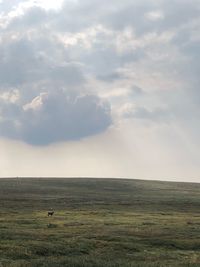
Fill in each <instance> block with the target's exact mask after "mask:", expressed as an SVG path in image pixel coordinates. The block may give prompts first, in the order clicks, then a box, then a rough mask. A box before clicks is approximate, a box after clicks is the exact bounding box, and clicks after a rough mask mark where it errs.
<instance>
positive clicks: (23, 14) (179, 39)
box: [0, 0, 200, 144]
mask: <svg viewBox="0 0 200 267" xmlns="http://www.w3.org/2000/svg"><path fill="white" fill-rule="evenodd" d="M52 3H53V2H52ZM60 4H61V2H60V1H59V8H56V7H55V8H45V7H44V6H42V5H41V1H35V2H34V1H29V3H27V1H19V0H18V1H17V0H16V1H15V2H14V5H12V3H11V1H3V2H2V3H1V8H2V10H3V11H2V14H1V17H0V31H1V40H0V58H1V64H0V92H1V93H0V95H1V96H2V97H0V99H1V100H0V101H1V106H2V107H1V115H0V116H1V124H0V125H1V126H0V127H1V129H0V130H1V132H2V135H3V136H8V137H11V138H15V139H16V138H17V139H20V140H23V141H25V142H28V143H32V144H45V140H44V139H45V138H44V136H47V135H46V132H45V129H51V128H49V127H50V125H51V124H52V121H53V120H56V121H57V122H59V123H60V124H59V126H58V127H57V129H59V130H58V133H56V132H55V131H54V130H53V129H51V131H50V132H52V136H50V135H49V139H47V140H46V144H47V143H51V142H56V141H62V140H71V139H78V138H82V137H84V136H89V135H92V133H94V134H95V133H98V132H101V131H103V130H106V129H107V127H109V125H110V124H111V123H112V118H111V113H110V111H109V108H108V110H107V109H106V105H104V104H100V103H102V102H103V99H104V98H105V99H106V101H107V102H108V103H109V105H110V106H111V107H112V116H113V114H116V113H118V110H123V108H124V107H125V106H126V108H125V109H126V110H127V112H128V114H129V115H128V116H129V117H130V119H131V118H136V117H137V118H140V120H144V119H145V120H149V121H154V122H155V123H159V122H160V121H162V119H163V121H168V120H170V119H172V117H173V119H174V118H176V120H177V121H180V120H181V119H184V118H186V117H187V118H188V116H191V112H190V110H194V108H193V107H192V106H193V105H194V102H195V100H196V101H197V99H199V95H200V94H199V90H198V84H199V75H198V69H199V60H198V59H199V37H198V32H199V28H200V20H199V8H200V5H199V1H198V0H191V1H190V2H188V1H186V0H173V1H172V2H170V3H169V2H168V1H165V0H159V1H153V0H150V1H147V0H136V1H134V2H133V1H131V0H124V1H123V2H122V1H114V0H111V1H109V3H108V2H106V1H105V0H103V1H99V0H85V1H80V0H78V1H70V0H68V1H64V3H63V6H62V8H60ZM134 84H135V85H137V86H136V87H134V86H133V85H134ZM61 88H62V90H63V91H64V93H61V91H60V90H61ZM141 88H142V89H141ZM14 91H15V92H18V94H15V95H13V92H14ZM183 92H184V93H183ZM59 94H60V97H59ZM186 95H187V97H186ZM62 98H63V99H64V100H63V99H62ZM185 98H188V99H189V98H190V99H194V101H187V103H186V104H187V108H185V107H184V105H183V104H182V103H183V102H184V101H183V100H184V99H185ZM9 99H12V101H10V100H9ZM166 99H167V101H166ZM63 101H64V102H63ZM50 102H51V103H54V104H55V105H53V104H51V105H50ZM83 103H87V105H86V104H83ZM127 103H128V105H126V104H127ZM59 106H60V109H59V108H58V107H59ZM87 106H88V108H89V107H90V108H91V110H90V111H91V114H96V113H95V112H97V110H98V113H97V114H96V115H97V117H98V118H99V120H97V121H99V125H98V123H95V120H94V118H93V117H91V116H92V115H90V116H89V115H88V117H87V116H86V117H87V119H86V117H85V123H88V125H89V126H88V132H87V131H86V128H84V125H85V124H82V123H80V122H79V121H81V116H80V114H85V112H86V110H87V109H86V107H87ZM127 106H128V107H129V108H130V107H134V112H133V111H130V110H128V108H127ZM97 107H98V108H97ZM92 110H93V111H92ZM106 110H107V111H106ZM184 110H187V112H184ZM198 110H199V108H198V105H197V103H196V104H195V113H196V114H198ZM47 111H48V112H47ZM47 114H49V116H48V115H47ZM68 114H71V115H70V116H71V118H72V121H71V122H69V117H68ZM121 114H122V116H121V118H120V119H123V118H124V115H123V112H122V113H121ZM171 114H173V116H172V115H171ZM188 114H189V115H188ZM64 118H65V119H64ZM12 120H13V122H12ZM73 120H74V124H75V125H76V127H78V126H77V125H80V129H79V130H77V129H78V128H73V125H72V124H73ZM33 123H34V124H33ZM70 123H71V124H70ZM70 125H71V126H70ZM93 126H94V128H93ZM52 127H53V126H52ZM74 127H75V126H74ZM70 128H71V132H70ZM62 129H63V131H65V132H68V134H65V138H64V137H63V136H62V134H61V132H62ZM66 129H68V130H67V131H66ZM95 129H96V131H95ZM77 131H78V132H80V134H77ZM72 133H73V134H72ZM34 136H35V139H34ZM39 136H41V140H39V139H40V138H39Z"/></svg>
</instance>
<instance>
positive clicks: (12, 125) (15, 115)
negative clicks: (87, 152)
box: [0, 91, 112, 145]
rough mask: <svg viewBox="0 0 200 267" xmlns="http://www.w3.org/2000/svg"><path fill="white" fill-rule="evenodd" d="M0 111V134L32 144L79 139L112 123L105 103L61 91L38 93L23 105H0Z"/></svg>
mask: <svg viewBox="0 0 200 267" xmlns="http://www.w3.org/2000/svg"><path fill="white" fill-rule="evenodd" d="M1 114H2V116H3V119H2V120H1V121H0V130H1V131H0V134H1V136H4V137H10V138H13V139H17V140H22V141H25V142H26V143H29V144H32V145H48V144H51V143H54V142H58V141H69V140H70V141H71V140H79V139H81V138H84V137H87V136H90V135H94V134H98V133H101V132H103V131H105V130H106V129H107V128H108V127H109V126H110V125H111V123H112V119H111V113H110V107H109V104H108V103H106V102H103V101H101V100H100V99H99V98H98V97H97V96H93V95H82V96H76V97H74V96H73V97H72V96H71V97H69V95H66V94H65V92H63V91H57V92H54V93H50V92H44V93H40V95H38V96H37V97H35V98H34V99H33V100H32V101H31V102H30V103H26V104H24V105H23V106H22V105H18V104H14V103H7V104H4V108H3V110H1Z"/></svg>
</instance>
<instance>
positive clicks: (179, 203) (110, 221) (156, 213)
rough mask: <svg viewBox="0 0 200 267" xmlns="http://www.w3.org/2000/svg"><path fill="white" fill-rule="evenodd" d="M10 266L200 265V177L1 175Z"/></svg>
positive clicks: (1, 246)
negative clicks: (159, 179) (189, 181)
mask: <svg viewBox="0 0 200 267" xmlns="http://www.w3.org/2000/svg"><path fill="white" fill-rule="evenodd" d="M51 208H52V209H53V210H54V211H55V214H54V216H53V217H48V216H47V211H48V210H49V209H51ZM4 266H6V267H7V266H12V267H29V266H31V267H32V266H33V267H36V266H37V267H45V266H49V267H62V266H70V267H81V266H82V267H114V266H117V267H120V266H123V267H133V266H136V267H137V266H138V267H139V266H140V267H154V266H157V267H162V266H172V267H176V266H181V267H182V266H183V267H184V266H192V267H196V266H200V184H186V183H170V182H155V181H154V182H151V181H141V180H119V179H19V178H18V179H0V267H4Z"/></svg>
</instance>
